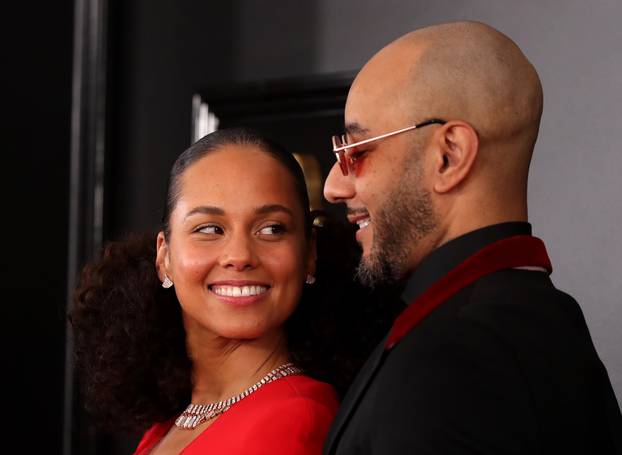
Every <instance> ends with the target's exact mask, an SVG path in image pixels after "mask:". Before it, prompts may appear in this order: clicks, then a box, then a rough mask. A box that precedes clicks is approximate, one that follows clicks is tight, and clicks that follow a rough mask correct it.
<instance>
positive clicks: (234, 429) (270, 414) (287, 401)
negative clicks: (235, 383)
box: [134, 375, 338, 455]
mask: <svg viewBox="0 0 622 455" xmlns="http://www.w3.org/2000/svg"><path fill="white" fill-rule="evenodd" d="M337 406H338V402H337V395H336V393H335V390H334V389H333V388H332V387H331V386H330V385H328V384H326V383H323V382H319V381H316V380H315V379H311V378H310V377H308V376H303V375H292V376H287V377H284V378H281V379H278V380H276V381H274V382H271V383H269V384H266V385H264V386H263V387H262V388H260V389H259V390H257V391H256V392H254V393H253V394H251V395H249V396H248V397H246V398H244V399H243V400H242V401H240V402H239V403H236V404H235V405H233V406H232V407H231V409H229V410H228V411H227V412H225V413H223V414H222V415H220V417H218V419H216V421H214V422H213V423H212V424H211V425H210V426H209V427H207V428H206V429H205V430H204V431H203V432H202V433H201V434H199V435H198V436H197V437H196V438H195V439H194V440H193V441H192V442H190V443H189V444H188V445H187V446H186V447H185V448H184V449H183V450H182V451H181V452H180V453H181V454H184V455H195V454H211V453H219V454H227V455H238V454H240V455H242V454H244V455H268V454H270V455H274V454H275V453H278V454H284V455H287V454H296V455H305V454H320V453H322V446H323V445H324V439H325V438H326V434H327V433H328V427H329V426H330V424H331V422H332V420H333V417H334V416H335V413H336V412H337ZM173 422H174V419H172V420H169V421H167V422H163V423H156V424H155V425H153V426H152V427H151V428H150V429H149V430H147V432H146V433H145V434H144V435H143V438H142V440H141V441H140V443H139V444H138V447H137V448H136V451H135V452H134V455H146V454H148V453H149V451H151V449H153V447H155V445H156V444H157V443H158V442H159V441H160V440H161V439H162V438H163V437H164V436H165V435H166V433H167V432H168V430H169V429H170V428H171V426H172V425H173Z"/></svg>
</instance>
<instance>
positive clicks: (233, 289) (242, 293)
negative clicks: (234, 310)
mask: <svg viewBox="0 0 622 455" xmlns="http://www.w3.org/2000/svg"><path fill="white" fill-rule="evenodd" d="M267 290H268V286H212V292H214V294H217V295H223V296H226V297H248V296H251V295H259V294H263V293H264V292H266V291H267Z"/></svg>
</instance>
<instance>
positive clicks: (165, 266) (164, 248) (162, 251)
mask: <svg viewBox="0 0 622 455" xmlns="http://www.w3.org/2000/svg"><path fill="white" fill-rule="evenodd" d="M169 262H170V260H169V251H168V243H167V242H166V237H165V236H164V232H162V231H160V232H158V237H157V238H156V261H155V266H156V270H157V271H158V277H160V281H164V275H166V276H168V277H169V278H170V279H172V278H173V277H172V276H171V274H170V272H169Z"/></svg>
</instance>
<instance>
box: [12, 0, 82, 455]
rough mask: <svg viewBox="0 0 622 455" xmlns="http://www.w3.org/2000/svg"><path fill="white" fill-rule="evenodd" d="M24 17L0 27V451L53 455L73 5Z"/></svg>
mask: <svg viewBox="0 0 622 455" xmlns="http://www.w3.org/2000/svg"><path fill="white" fill-rule="evenodd" d="M34 11H35V8H34V7H33V4H32V3H30V2H12V4H11V6H10V7H7V8H6V9H5V8H4V7H3V13H2V15H1V16H2V19H1V22H2V26H1V27H0V28H1V29H2V32H1V33H2V37H1V40H2V67H3V69H2V73H3V77H2V79H3V84H2V85H3V92H4V96H3V102H2V111H3V116H2V117H3V121H2V122H3V128H2V142H1V143H2V154H1V156H2V164H1V169H2V179H1V181H2V185H1V188H2V191H1V196H0V197H1V207H2V223H1V224H2V237H1V239H2V254H1V255H0V256H1V260H0V264H1V265H0V267H1V269H0V270H1V274H0V287H1V295H2V302H1V305H0V308H1V309H0V311H1V315H2V316H1V321H2V341H1V346H2V351H3V352H2V359H3V366H4V368H3V372H2V377H3V382H4V381H6V384H5V386H4V387H3V391H2V395H3V399H2V403H3V409H4V411H3V412H4V415H5V419H4V420H5V422H7V421H8V423H7V424H5V425H4V431H3V435H4V436H3V439H4V442H3V445H4V447H7V445H9V444H10V445H11V446H13V447H18V448H17V449H16V450H17V451H19V452H25V453H60V447H61V435H62V432H61V422H62V397H63V393H62V392H63V368H64V367H63V357H64V343H65V339H64V331H65V322H64V309H65V291H66V275H67V228H68V192H69V178H68V177H69V156H70V153H69V150H70V121H71V115H70V114H71V82H72V80H71V73H72V66H71V64H72V52H73V49H72V43H73V3H72V2H67V1H60V2H38V4H37V6H36V14H33V12H34ZM2 451H3V452H5V450H4V449H3V450H2Z"/></svg>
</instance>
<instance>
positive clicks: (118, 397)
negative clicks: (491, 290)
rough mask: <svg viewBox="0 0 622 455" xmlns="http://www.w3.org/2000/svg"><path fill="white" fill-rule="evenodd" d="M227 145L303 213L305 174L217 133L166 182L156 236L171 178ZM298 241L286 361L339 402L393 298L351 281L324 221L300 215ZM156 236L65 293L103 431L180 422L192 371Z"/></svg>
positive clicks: (340, 243) (351, 246)
mask: <svg viewBox="0 0 622 455" xmlns="http://www.w3.org/2000/svg"><path fill="white" fill-rule="evenodd" d="M228 144H238V145H243V144H252V145H256V146H258V147H260V148H261V149H262V150H264V151H266V152H267V153H269V154H271V155H273V156H274V157H276V158H277V159H278V160H279V161H280V162H281V163H283V164H284V165H285V166H286V167H287V169H288V170H289V171H290V172H291V173H292V175H293V177H294V179H295V182H296V190H297V193H298V196H299V199H300V201H301V204H303V207H308V196H307V192H306V186H305V183H304V175H303V174H302V170H301V169H300V167H299V165H298V164H297V162H296V161H295V159H294V158H293V156H292V155H291V154H289V152H286V151H285V150H283V149H282V148H280V147H279V146H278V145H276V144H275V143H273V142H270V141H269V140H267V139H265V138H263V137H262V136H260V135H258V134H256V133H254V132H251V131H248V130H244V129H229V130H221V131H218V132H216V133H212V134H210V135H208V136H206V137H205V138H203V139H202V140H200V141H198V142H197V143H195V144H194V145H193V146H191V147H190V148H189V149H188V150H186V151H185V152H184V153H182V155H180V157H179V158H178V159H177V161H176V162H175V164H174V165H173V169H172V171H171V175H170V178H169V187H168V190H167V200H166V206H165V211H164V217H163V226H164V227H163V230H164V232H165V235H168V234H169V233H168V229H169V228H168V217H169V214H170V213H171V212H172V210H173V208H174V207H175V203H176V200H177V197H178V192H179V178H180V176H181V175H182V174H183V172H184V171H185V169H187V168H188V167H189V166H190V165H191V164H192V163H194V162H196V161H197V160H198V159H200V158H201V157H203V156H205V154H207V153H209V152H210V151H212V150H215V149H217V148H220V147H221V146H223V145H228ZM305 217H306V218H307V220H306V221H307V226H308V229H307V235H311V229H312V224H313V221H314V219H315V220H318V219H321V221H322V223H321V224H322V226H321V227H317V228H315V231H316V239H317V250H318V259H317V267H316V270H317V271H316V279H317V281H316V283H315V284H314V285H313V286H305V289H304V291H303V295H302V298H301V301H300V302H299V304H298V306H297V308H296V310H295V311H294V313H293V314H292V316H291V317H290V318H289V319H288V320H287V321H286V323H285V331H286V335H287V340H288V345H289V349H290V353H291V356H292V360H293V361H294V362H295V363H296V364H297V365H299V366H300V367H302V368H303V369H304V370H305V372H306V374H308V375H310V376H312V377H314V378H316V379H319V380H323V381H326V382H328V383H331V384H333V385H334V386H335V387H336V389H337V391H338V392H339V393H340V394H343V393H344V392H345V390H346V389H347V387H348V386H349V384H350V383H351V381H352V379H353V378H354V376H355V375H356V373H357V372H358V370H359V369H360V367H361V366H362V363H363V362H364V361H365V359H366V358H367V356H368V355H369V353H370V351H371V349H372V348H373V347H374V346H375V345H376V344H377V343H378V342H379V341H380V339H381V337H382V336H383V335H384V334H385V333H386V331H387V329H388V326H389V324H390V321H392V320H393V317H394V316H395V314H396V313H397V312H398V311H399V310H400V309H401V303H400V301H399V299H398V298H397V296H396V295H395V294H394V293H390V292H389V291H386V290H384V291H383V290H376V291H375V292H374V293H372V292H370V291H367V290H365V289H363V288H362V287H361V286H360V285H358V284H357V283H356V282H355V280H354V278H353V277H354V268H355V266H356V263H357V262H358V250H357V248H356V244H355V242H354V240H353V235H352V232H351V231H350V229H349V228H347V227H345V226H344V225H343V224H341V223H338V222H336V221H334V220H332V219H331V218H330V217H328V216H327V215H326V214H319V213H311V212H308V213H307V214H305ZM155 258H156V235H155V234H143V235H132V236H129V237H127V238H126V239H124V240H121V241H116V242H111V243H109V244H108V245H107V246H106V247H105V249H104V251H103V254H102V256H101V258H100V259H99V260H97V261H95V262H93V263H92V264H89V265H87V266H86V267H85V268H84V269H83V271H82V274H81V277H80V280H79V285H78V287H77V289H76V291H75V294H74V305H73V309H72V311H71V312H70V321H71V324H72V326H73V333H74V354H75V359H76V368H77V370H78V372H79V374H80V379H81V383H82V391H83V395H84V397H85V403H86V406H87V409H88V410H89V411H90V413H91V414H93V416H94V417H96V418H97V419H98V421H100V423H102V424H103V425H104V426H105V427H107V428H109V429H114V430H117V431H119V430H125V431H128V432H141V431H144V430H145V429H146V428H147V427H149V426H150V425H152V424H153V423H154V422H159V421H164V420H167V419H170V418H171V417H173V416H175V415H177V414H179V413H180V412H181V411H182V410H183V409H184V408H185V406H186V405H187V404H188V402H189V401H190V396H191V390H192V383H191V368H192V364H191V361H190V359H189V358H188V354H187V352H186V345H185V331H184V327H183V323H182V314H181V307H180V305H179V302H178V301H177V298H176V296H175V293H174V292H170V291H167V290H164V289H162V287H161V283H160V280H159V278H158V274H157V271H156V267H155Z"/></svg>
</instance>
